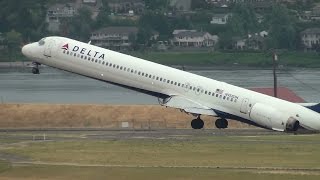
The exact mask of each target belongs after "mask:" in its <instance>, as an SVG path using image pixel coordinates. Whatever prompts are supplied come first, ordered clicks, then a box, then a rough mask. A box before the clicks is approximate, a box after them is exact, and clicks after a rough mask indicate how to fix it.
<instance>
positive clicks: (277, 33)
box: [266, 5, 298, 49]
mask: <svg viewBox="0 0 320 180" xmlns="http://www.w3.org/2000/svg"><path fill="white" fill-rule="evenodd" d="M266 23H267V26H269V27H270V29H269V31H270V32H269V38H268V47H269V48H277V49H279V48H280V49H294V48H295V47H297V37H298V36H297V31H296V21H295V18H294V17H293V16H290V14H289V11H288V9H287V8H286V7H285V6H282V5H274V6H273V7H272V12H271V14H270V15H269V16H268V17H267V21H266Z"/></svg>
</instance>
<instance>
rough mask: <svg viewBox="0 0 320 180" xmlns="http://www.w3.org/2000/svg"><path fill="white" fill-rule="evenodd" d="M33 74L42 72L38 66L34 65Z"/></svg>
mask: <svg viewBox="0 0 320 180" xmlns="http://www.w3.org/2000/svg"><path fill="white" fill-rule="evenodd" d="M32 74H40V71H39V69H38V68H36V67H33V68H32Z"/></svg>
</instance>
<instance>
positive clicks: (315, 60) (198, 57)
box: [132, 52, 320, 68]
mask: <svg viewBox="0 0 320 180" xmlns="http://www.w3.org/2000/svg"><path fill="white" fill-rule="evenodd" d="M132 55H133V56H138V57H141V58H143V59H147V60H150V61H154V62H157V63H160V64H167V65H197V66H206V65H212V66H214V65H218V66H229V65H234V66H252V67H256V66H259V67H270V66H272V55H271V53H269V52H268V53H263V52H260V53H259V52H252V53H248V52H232V53H227V52H225V53H222V52H213V53H210V52H164V53H163V52H147V53H143V54H142V53H132ZM279 62H280V64H282V65H288V66H297V67H310V68H316V67H320V55H319V54H317V53H303V52H282V53H279Z"/></svg>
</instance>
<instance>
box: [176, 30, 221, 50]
mask: <svg viewBox="0 0 320 180" xmlns="http://www.w3.org/2000/svg"><path fill="white" fill-rule="evenodd" d="M173 36H174V37H173V39H172V44H173V45H175V46H181V47H213V46H214V45H215V44H216V43H217V42H218V39H219V38H218V36H216V35H211V34H210V33H208V32H198V31H195V30H189V31H188V30H182V31H179V30H176V31H174V33H173Z"/></svg>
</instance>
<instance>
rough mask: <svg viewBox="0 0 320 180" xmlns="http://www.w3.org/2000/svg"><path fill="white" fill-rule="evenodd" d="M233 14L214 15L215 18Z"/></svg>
mask: <svg viewBox="0 0 320 180" xmlns="http://www.w3.org/2000/svg"><path fill="white" fill-rule="evenodd" d="M230 15H231V14H214V15H212V17H213V18H224V17H226V16H230Z"/></svg>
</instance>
